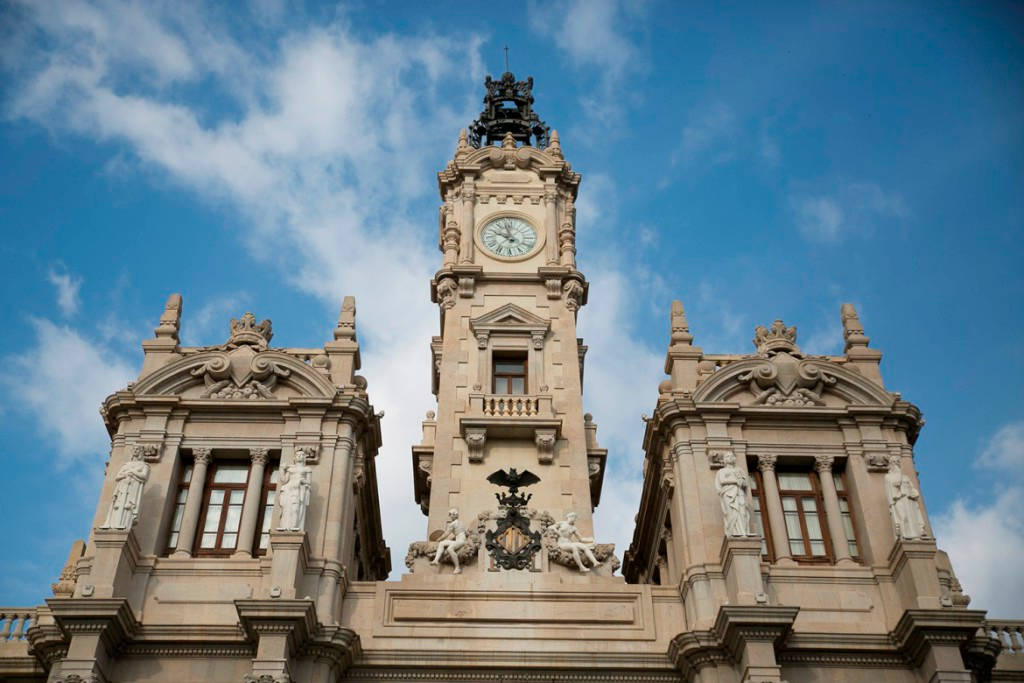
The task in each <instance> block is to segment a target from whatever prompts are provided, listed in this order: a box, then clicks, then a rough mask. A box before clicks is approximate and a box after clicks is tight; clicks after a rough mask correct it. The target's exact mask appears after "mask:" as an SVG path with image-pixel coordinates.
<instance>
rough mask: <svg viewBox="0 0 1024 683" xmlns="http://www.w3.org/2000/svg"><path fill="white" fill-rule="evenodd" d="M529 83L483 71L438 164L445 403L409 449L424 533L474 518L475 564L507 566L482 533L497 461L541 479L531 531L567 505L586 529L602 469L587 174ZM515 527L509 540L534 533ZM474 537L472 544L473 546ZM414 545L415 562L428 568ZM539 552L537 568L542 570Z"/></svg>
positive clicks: (436, 353) (437, 361)
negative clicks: (587, 368) (587, 361)
mask: <svg viewBox="0 0 1024 683" xmlns="http://www.w3.org/2000/svg"><path fill="white" fill-rule="evenodd" d="M532 88H533V79H532V78H529V79H527V80H525V81H517V80H516V79H515V77H514V76H513V74H511V73H505V74H503V75H502V77H501V78H500V79H499V80H493V79H491V78H490V77H488V78H487V81H486V94H485V96H484V108H483V111H482V112H481V113H480V117H479V118H478V119H477V120H476V121H474V122H473V123H472V124H471V125H470V127H469V129H468V132H467V131H466V130H463V131H462V132H461V133H460V135H459V139H458V144H457V146H456V149H455V156H454V159H452V161H450V162H449V163H448V165H447V166H446V167H445V169H444V170H443V171H441V172H440V173H439V174H438V189H439V191H440V196H441V199H442V202H443V203H442V204H441V207H440V209H439V214H438V215H439V220H438V247H439V249H440V251H441V253H442V259H441V267H440V269H439V270H438V271H437V273H436V274H435V275H434V277H433V279H432V280H431V283H430V285H431V299H432V300H433V301H434V302H435V303H437V304H438V306H439V309H440V334H439V335H438V336H436V337H434V338H433V340H432V343H431V353H432V354H433V365H432V367H433V391H434V394H435V396H436V397H437V411H436V413H431V414H428V416H427V420H426V421H425V422H424V423H423V435H424V436H423V442H422V444H420V445H419V446H415V447H413V461H414V471H415V476H416V497H417V502H418V503H419V504H420V507H421V508H422V510H423V512H424V513H425V514H426V515H427V516H428V518H429V520H428V523H427V526H428V534H429V535H430V538H431V539H432V540H434V539H435V538H436V537H437V536H438V535H439V534H440V533H443V530H444V528H445V525H446V523H447V522H448V517H449V512H450V511H451V510H452V509H456V510H457V511H458V514H459V518H460V519H461V521H462V523H463V524H464V525H465V526H466V527H467V529H468V530H469V543H468V548H467V549H466V550H463V551H462V552H463V554H464V555H466V557H467V559H469V560H470V562H468V563H467V567H466V569H467V571H469V566H471V565H473V564H474V563H476V564H479V567H476V568H475V569H479V570H481V571H485V570H492V571H500V570H502V569H507V567H502V566H501V562H500V561H499V560H496V559H495V555H494V552H491V551H493V550H494V548H493V547H492V548H491V551H489V550H488V549H487V548H486V547H485V546H486V545H487V540H486V539H484V536H485V535H486V531H485V529H484V527H487V530H489V531H491V532H492V536H493V535H494V533H500V532H501V530H500V529H498V530H495V529H494V526H495V525H494V523H493V522H494V519H495V518H498V517H501V516H503V515H506V514H507V511H505V509H504V506H503V505H501V504H499V503H498V502H497V501H496V498H495V496H496V494H499V493H501V488H500V485H495V484H494V483H492V482H489V481H488V477H489V476H490V475H492V474H494V473H496V472H498V471H499V470H502V471H508V470H509V469H510V468H514V469H515V471H516V473H517V474H521V473H523V472H524V471H527V472H530V473H532V474H533V475H535V477H536V479H538V480H539V481H536V482H533V483H531V484H530V485H529V489H528V490H527V489H524V490H523V492H522V495H526V496H527V497H529V496H532V498H531V499H530V500H529V502H528V504H527V503H524V506H528V507H529V508H533V509H534V512H533V513H532V514H534V516H535V517H538V518H537V519H534V520H533V525H532V526H533V531H536V532H538V533H542V532H543V531H544V529H545V528H546V527H547V526H550V524H551V523H553V522H554V521H556V520H558V519H562V518H563V517H564V516H565V515H567V514H568V513H570V512H573V513H575V514H576V526H577V528H578V530H579V533H580V534H581V535H583V536H588V537H589V536H592V535H593V528H592V527H593V524H592V510H593V508H594V507H596V505H597V503H598V500H599V497H600V489H601V481H602V477H603V474H604V459H605V452H604V451H603V450H602V449H600V448H599V447H598V446H597V443H596V439H595V436H594V435H595V432H596V426H595V425H594V424H593V422H592V421H591V419H590V416H589V415H584V413H583V400H582V386H583V357H584V354H585V352H586V347H585V346H584V345H583V342H582V340H581V339H578V338H577V336H576V316H577V315H578V313H579V310H580V309H581V307H582V306H583V305H584V304H585V303H586V300H587V281H586V278H585V277H584V276H583V273H581V272H580V271H579V270H578V269H577V267H576V247H575V243H576V211H575V208H574V202H575V199H576V194H577V191H578V189H579V184H580V175H579V174H578V173H576V172H574V171H573V170H572V167H571V166H570V165H569V163H568V162H567V161H566V160H565V158H564V157H563V154H562V149H561V146H560V144H559V139H558V133H557V132H555V131H551V132H550V133H549V129H548V126H547V125H545V124H544V122H543V121H541V120H540V118H539V117H538V115H537V113H536V112H535V111H533V94H532ZM514 499H515V498H514V497H513V500H514ZM526 509H527V508H526V507H524V510H526ZM538 511H540V512H538ZM540 517H543V519H541V518H540ZM549 517H550V519H549ZM498 527H501V524H499V525H498ZM477 530H479V534H478V535H479V539H477V538H476V536H477V534H476V531H477ZM510 533H511V536H512V537H511V538H509V537H508V534H506V537H505V538H504V539H503V540H502V542H503V543H505V544H506V545H510V547H512V548H513V549H514V548H515V547H516V546H517V545H519V544H523V543H526V540H525V539H524V538H518V537H516V534H515V533H514V532H510ZM476 541H479V543H476ZM415 545H417V544H414V546H415ZM476 545H479V546H480V547H479V548H476ZM474 549H475V550H477V555H478V557H477V556H473V557H470V556H471V555H473V553H472V552H471V550H474ZM418 552H419V553H420V554H421V555H423V556H426V555H429V554H430V549H428V548H420V550H419V551H418ZM498 552H499V555H500V554H501V551H500V550H499V551H498ZM416 554H417V551H411V552H410V558H409V561H408V564H409V566H410V569H413V570H414V571H420V570H419V569H418V568H415V569H414V565H415V564H416V563H417V561H416V557H415V556H416ZM541 555H543V553H538V554H537V557H536V558H534V559H535V560H536V561H533V560H532V559H531V562H530V563H528V564H529V568H531V569H533V570H535V571H540V570H541V568H540V564H541V557H540V556H541ZM606 555H607V556H608V557H610V556H611V550H610V547H609V549H608V551H607V554H606ZM616 563H617V561H616ZM603 564H604V565H610V563H603ZM444 570H445V567H444V564H443V561H442V566H441V571H444ZM605 570H606V571H609V573H610V570H609V567H608V566H605ZM448 571H451V569H448Z"/></svg>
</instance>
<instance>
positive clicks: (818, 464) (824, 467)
mask: <svg viewBox="0 0 1024 683" xmlns="http://www.w3.org/2000/svg"><path fill="white" fill-rule="evenodd" d="M835 461H836V459H835V456H831V455H816V456H814V469H815V470H817V471H818V472H819V473H820V474H825V473H827V472H831V471H832V465H833V464H835Z"/></svg>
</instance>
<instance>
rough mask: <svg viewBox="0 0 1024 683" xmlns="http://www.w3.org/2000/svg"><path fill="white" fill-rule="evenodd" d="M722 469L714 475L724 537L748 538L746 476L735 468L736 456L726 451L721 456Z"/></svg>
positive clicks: (748, 517)
mask: <svg viewBox="0 0 1024 683" xmlns="http://www.w3.org/2000/svg"><path fill="white" fill-rule="evenodd" d="M722 462H723V463H725V465H724V467H722V468H721V469H720V470H718V474H716V475H715V491H716V492H717V493H718V496H719V498H720V499H721V502H722V517H723V518H724V519H725V535H726V536H750V507H749V505H748V503H747V491H748V490H749V489H750V484H749V482H748V479H747V474H746V472H744V471H743V470H741V469H740V468H739V467H736V454H735V453H733V452H732V451H726V452H725V453H724V454H723V455H722Z"/></svg>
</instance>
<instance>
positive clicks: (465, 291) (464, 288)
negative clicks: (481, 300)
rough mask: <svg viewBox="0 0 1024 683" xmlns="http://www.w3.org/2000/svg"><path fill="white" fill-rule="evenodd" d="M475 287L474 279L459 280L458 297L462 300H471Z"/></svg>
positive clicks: (464, 278) (465, 277) (464, 277)
mask: <svg viewBox="0 0 1024 683" xmlns="http://www.w3.org/2000/svg"><path fill="white" fill-rule="evenodd" d="M475 286H476V279H475V278H473V277H469V276H463V277H460V278H459V296H460V297H461V298H463V299H472V298H473V291H474V288H475Z"/></svg>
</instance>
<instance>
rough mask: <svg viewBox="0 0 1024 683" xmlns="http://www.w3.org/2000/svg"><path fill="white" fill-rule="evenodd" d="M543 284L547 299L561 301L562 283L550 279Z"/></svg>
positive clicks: (555, 279) (556, 279)
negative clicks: (545, 287)
mask: <svg viewBox="0 0 1024 683" xmlns="http://www.w3.org/2000/svg"><path fill="white" fill-rule="evenodd" d="M544 284H545V285H546V286H547V288H548V298H549V299H561V298H562V281H561V280H559V279H558V278H550V279H548V280H545V281H544Z"/></svg>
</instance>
